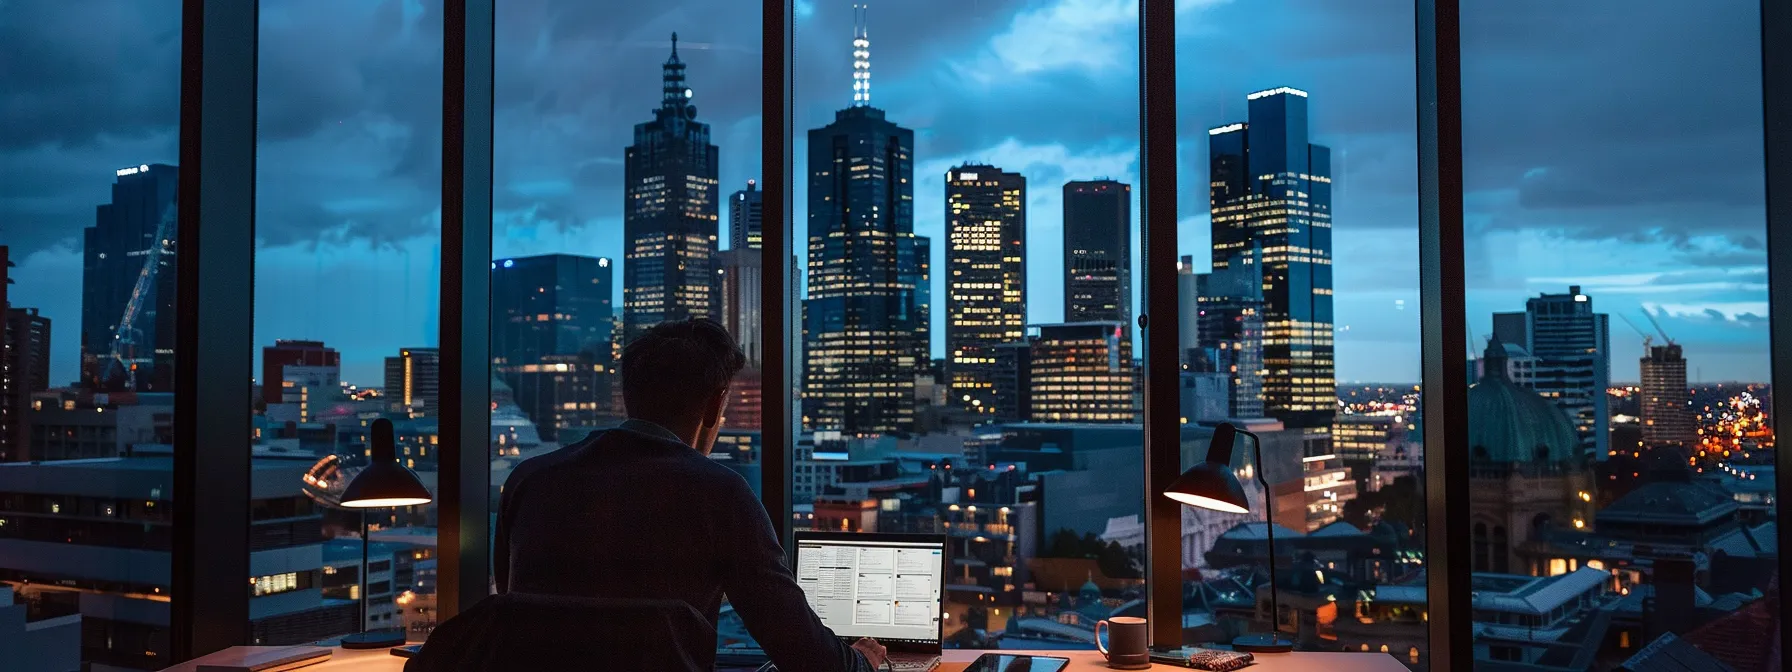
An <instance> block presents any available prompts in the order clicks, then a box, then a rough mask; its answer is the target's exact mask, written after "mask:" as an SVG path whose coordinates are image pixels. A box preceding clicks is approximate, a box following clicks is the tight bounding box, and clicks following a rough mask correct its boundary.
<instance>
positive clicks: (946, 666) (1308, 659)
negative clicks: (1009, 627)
mask: <svg viewBox="0 0 1792 672" xmlns="http://www.w3.org/2000/svg"><path fill="white" fill-rule="evenodd" d="M236 648H238V649H255V648H275V647H236ZM982 653H983V652H982V651H977V650H973V649H952V650H948V651H946V654H945V656H944V658H945V662H944V663H942V664H941V665H940V667H939V670H938V672H960V671H961V670H963V669H964V668H965V666H966V665H969V664H970V662H971V661H972V660H976V658H977V656H978V655H981V654H982ZM1002 653H1019V654H1032V655H1040V656H1059V657H1063V658H1069V659H1070V660H1071V663H1070V667H1068V668H1066V671H1065V672H1096V671H1097V670H1107V669H1109V668H1108V666H1107V664H1106V663H1104V662H1103V661H1102V658H1101V654H1099V653H1096V652H1094V651H1003V652H1002ZM193 669H194V668H193V666H192V665H190V664H189V665H176V666H174V667H170V668H168V669H167V670H165V671H164V672H192V670H193ZM300 669H301V670H303V671H304V672H312V671H314V670H315V671H316V672H399V671H400V670H402V669H404V659H403V658H399V657H398V656H394V655H392V654H390V653H387V652H386V650H385V649H376V650H372V651H350V650H346V649H336V651H335V653H334V654H332V655H331V656H330V660H329V661H328V662H325V663H320V664H318V665H313V666H310V667H304V668H300ZM1151 669H1153V670H1186V669H1188V668H1185V667H1175V666H1171V665H1155V666H1153V667H1152V668H1151ZM1244 669H1245V670H1246V671H1247V672H1293V671H1294V670H1303V671H1304V670H1328V671H1329V672H1406V667H1405V666H1403V665H1401V664H1400V662H1399V661H1397V660H1394V658H1393V656H1389V655H1388V654H1385V653H1317V652H1313V653H1272V654H1260V655H1258V656H1257V662H1256V664H1254V665H1251V666H1250V667H1247V668H1244Z"/></svg>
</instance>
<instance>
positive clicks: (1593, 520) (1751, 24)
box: [1455, 2, 1778, 670]
mask: <svg viewBox="0 0 1792 672" xmlns="http://www.w3.org/2000/svg"><path fill="white" fill-rule="evenodd" d="M1719 5H1721V7H1722V9H1723V11H1714V12H1701V13H1697V14H1687V13H1685V12H1684V11H1681V8H1680V7H1677V6H1674V5H1670V4H1669V3H1664V2H1642V3H1636V2H1622V3H1621V2H1586V3H1573V4H1571V5H1562V4H1557V3H1543V2H1518V3H1502V4H1501V5H1500V6H1499V7H1498V8H1495V7H1492V6H1490V5H1487V4H1485V3H1468V4H1465V5H1464V11H1463V16H1462V67H1463V77H1462V109H1463V119H1462V130H1463V167H1464V173H1465V182H1466V193H1465V194H1464V197H1465V198H1464V200H1465V202H1466V204H1467V205H1466V209H1465V212H1464V220H1465V236H1466V239H1467V240H1466V247H1467V250H1468V258H1467V269H1466V270H1467V278H1468V289H1467V291H1468V295H1467V306H1468V319H1469V329H1470V333H1471V334H1473V335H1474V339H1473V341H1472V342H1471V344H1470V345H1471V346H1472V349H1473V350H1474V352H1471V353H1468V357H1469V358H1470V359H1469V363H1468V365H1469V367H1470V377H1471V379H1472V380H1473V381H1474V385H1473V387H1471V388H1469V390H1468V391H1467V394H1468V395H1469V396H1468V405H1469V418H1468V420H1469V426H1468V446H1467V451H1468V455H1467V457H1468V458H1469V460H1470V481H1471V482H1470V486H1471V488H1472V489H1473V490H1472V491H1473V493H1475V494H1474V495H1473V496H1472V502H1471V506H1472V510H1471V514H1472V515H1471V519H1470V521H1465V522H1466V523H1467V524H1466V525H1465V529H1466V530H1467V531H1468V533H1469V534H1470V535H1471V539H1470V543H1471V544H1472V548H1473V553H1472V554H1471V561H1472V563H1473V567H1472V569H1473V572H1474V574H1473V577H1474V578H1473V583H1474V590H1475V594H1474V605H1473V614H1474V622H1473V623H1472V624H1456V625H1455V627H1459V628H1470V627H1472V628H1473V629H1474V632H1475V633H1476V642H1475V650H1476V652H1477V656H1478V660H1477V661H1476V662H1477V663H1479V664H1481V665H1484V666H1486V667H1488V668H1490V669H1491V668H1494V666H1495V665H1500V664H1502V663H1505V662H1518V663H1524V664H1527V665H1531V666H1556V667H1565V666H1566V665H1568V663H1567V662H1566V661H1569V660H1572V661H1575V662H1574V664H1576V665H1580V666H1581V667H1587V666H1591V667H1592V668H1595V669H1602V668H1616V667H1618V666H1620V665H1622V666H1623V668H1624V669H1650V668H1653V667H1656V666H1659V665H1664V664H1666V665H1674V666H1686V667H1699V666H1707V667H1712V668H1718V667H1723V668H1728V669H1736V670H1765V669H1769V668H1770V667H1771V666H1772V663H1770V662H1768V661H1769V658H1768V656H1769V655H1770V654H1769V653H1768V648H1767V647H1768V646H1769V642H1772V641H1774V640H1775V638H1776V637H1777V633H1776V632H1775V631H1774V630H1773V627H1774V626H1773V625H1772V623H1773V619H1772V617H1769V616H1767V614H1772V613H1776V612H1777V609H1778V607H1777V606H1774V605H1775V603H1776V601H1777V599H1778V596H1777V595H1776V593H1777V591H1778V578H1777V572H1776V571H1775V569H1776V567H1777V565H1776V561H1775V560H1774V559H1773V558H1776V557H1777V552H1776V551H1770V550H1766V549H1771V548H1776V547H1777V546H1776V541H1775V540H1776V539H1777V532H1776V531H1775V530H1776V529H1777V528H1776V527H1775V526H1776V523H1775V520H1776V518H1777V516H1776V514H1775V511H1774V506H1773V504H1772V502H1773V501H1774V498H1775V495H1776V493H1775V492H1774V477H1773V474H1774V465H1773V455H1772V453H1773V451H1772V446H1773V445H1774V436H1773V425H1772V423H1770V422H1769V421H1768V418H1767V415H1766V413H1767V409H1766V403H1767V399H1768V391H1767V383H1768V377H1769V371H1768V369H1769V361H1768V327H1769V325H1768V319H1767V317H1766V315H1767V313H1766V305H1767V300H1768V287H1767V282H1766V273H1767V269H1766V263H1767V262H1766V252H1765V251H1764V250H1763V249H1762V247H1761V241H1762V240H1763V239H1764V237H1765V235H1766V224H1765V219H1764V217H1765V214H1764V196H1763V194H1762V191H1761V189H1762V184H1763V179H1762V170H1763V168H1762V126H1761V98H1760V93H1761V52H1760V45H1759V38H1760V34H1761V27H1760V15H1759V9H1760V8H1759V6H1757V5H1755V4H1751V3H1741V2H1725V3H1719ZM1713 9H1717V7H1714V8H1713ZM1520 99H1527V100H1532V101H1534V102H1535V104H1530V105H1518V106H1513V105H1510V104H1509V101H1513V100H1520ZM1614 101H1622V102H1621V103H1617V104H1614ZM1495 106H1498V107H1499V108H1502V110H1503V111H1499V110H1496V109H1495ZM1520 595H1531V596H1538V597H1537V598H1526V599H1519V600H1514V599H1513V598H1514V596H1520ZM1483 652H1485V655H1484V656H1483V655H1482V653H1483ZM1774 655H1777V654H1774ZM1669 659H1672V660H1673V661H1674V662H1671V663H1669V662H1666V661H1667V660H1669ZM1496 661H1497V662H1496ZM1582 661H1592V662H1590V663H1589V662H1582ZM1501 667H1502V669H1503V665H1501Z"/></svg>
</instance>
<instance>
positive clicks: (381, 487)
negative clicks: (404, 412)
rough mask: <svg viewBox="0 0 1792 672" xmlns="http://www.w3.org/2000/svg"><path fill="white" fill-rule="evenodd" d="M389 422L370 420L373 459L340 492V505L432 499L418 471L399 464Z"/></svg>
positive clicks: (402, 503)
mask: <svg viewBox="0 0 1792 672" xmlns="http://www.w3.org/2000/svg"><path fill="white" fill-rule="evenodd" d="M396 452H397V451H396V450H395V449H394V446H393V438H392V421H391V420H387V419H385V418H380V419H378V420H375V421H373V446H372V453H373V454H372V459H371V460H370V461H369V462H368V464H367V467H366V468H364V469H362V470H361V473H359V474H356V475H355V480H352V481H349V483H348V487H347V488H346V489H344V490H343V491H342V505H343V506H345V507H348V508H353V509H368V508H380V507H389V506H416V505H418V504H428V503H430V501H432V498H431V497H430V495H429V489H428V488H425V487H423V483H422V482H421V481H418V480H417V474H415V473H413V472H412V471H411V470H409V469H406V468H404V466H403V465H400V464H399V463H398V460H397V458H396Z"/></svg>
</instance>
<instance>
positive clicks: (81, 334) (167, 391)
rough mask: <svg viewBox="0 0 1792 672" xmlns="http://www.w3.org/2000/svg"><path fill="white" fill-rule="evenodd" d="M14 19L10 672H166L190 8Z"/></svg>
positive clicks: (3, 35)
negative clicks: (185, 37)
mask: <svg viewBox="0 0 1792 672" xmlns="http://www.w3.org/2000/svg"><path fill="white" fill-rule="evenodd" d="M0 14H4V16H5V18H4V19H0V178H3V179H0V185H3V186H0V222H4V224H0V311H3V315H4V337H3V339H0V346H3V349H0V642H6V644H4V645H0V652H3V653H0V655H4V656H5V660H6V662H5V663H3V664H0V666H5V667H7V668H8V669H13V668H14V667H15V666H19V667H21V668H22V669H54V670H74V669H87V668H88V667H89V666H92V667H94V668H95V669H98V668H100V667H102V666H105V667H107V669H159V668H161V667H164V666H166V665H168V664H169V663H172V662H174V661H171V660H169V655H170V653H171V650H170V633H169V619H170V612H171V594H170V582H171V574H170V572H171V563H172V552H173V540H174V533H173V516H174V498H175V496H176V493H175V492H174V490H173V482H174V449H173V446H172V444H173V441H174V439H173V422H174V395H173V386H174V371H175V367H174V349H175V337H176V334H175V323H176V316H177V314H178V311H179V309H180V308H181V306H180V305H179V297H178V296H177V292H176V290H175V284H176V277H175V276H176V273H177V270H176V269H177V268H178V264H180V263H183V262H182V260H181V258H180V255H179V254H178V252H177V249H178V247H179V244H178V241H177V240H176V234H177V233H178V232H177V228H178V227H177V225H176V200H177V193H176V192H177V188H178V181H179V177H178V176H179V172H180V168H179V167H177V165H176V164H177V163H178V159H179V158H180V147H179V123H180V80H181V71H180V52H181V11H180V3H178V2H172V1H170V0H161V1H157V2H112V3H103V4H93V3H83V4H80V5H68V4H66V3H60V2H49V1H42V2H38V1H28V2H11V3H6V6H5V8H4V9H3V10H0Z"/></svg>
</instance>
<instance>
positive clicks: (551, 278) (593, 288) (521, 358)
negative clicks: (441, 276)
mask: <svg viewBox="0 0 1792 672" xmlns="http://www.w3.org/2000/svg"><path fill="white" fill-rule="evenodd" d="M614 270H615V269H614V265H613V264H611V263H610V259H609V258H607V257H581V256H576V255H571V254H549V255H544V256H538V257H521V258H517V259H503V260H499V261H497V262H495V263H494V264H493V270H492V364H493V365H494V368H495V370H496V373H497V375H498V378H499V379H500V380H502V381H504V384H506V385H509V386H510V389H511V390H512V391H513V392H514V393H515V395H516V403H517V406H518V407H520V408H521V409H522V410H523V414H524V415H527V416H529V419H530V420H533V421H534V422H535V426H536V431H538V432H540V434H541V438H542V440H544V441H553V440H556V439H557V438H558V437H559V434H560V430H561V429H562V428H566V427H590V426H594V425H598V424H601V422H603V421H604V420H607V419H609V418H612V417H614V416H615V415H617V414H618V413H620V412H621V409H620V408H618V407H616V405H615V404H614V400H613V398H612V397H613V392H614V390H615V389H618V388H620V387H621V386H620V385H618V384H617V383H618V381H617V378H616V376H617V372H616V351H615V349H614V346H613V344H612V342H611V341H612V340H613V338H614V336H613V333H614V327H613V326H612V322H613V320H614V319H615V311H614V308H613V304H612V300H611V296H612V295H611V292H612V291H613V289H612V288H613V287H614V284H613V280H612V277H613V275H612V273H613V271H614Z"/></svg>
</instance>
